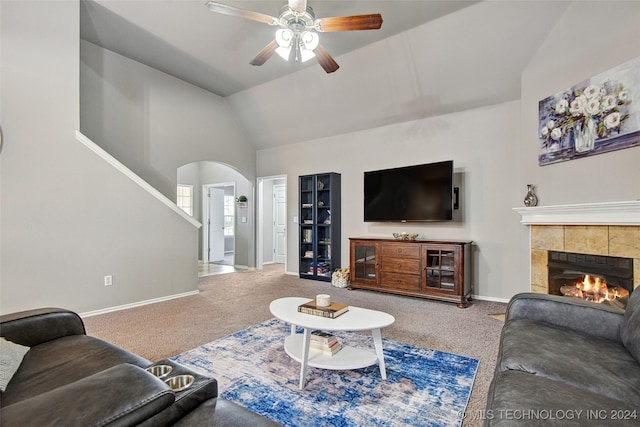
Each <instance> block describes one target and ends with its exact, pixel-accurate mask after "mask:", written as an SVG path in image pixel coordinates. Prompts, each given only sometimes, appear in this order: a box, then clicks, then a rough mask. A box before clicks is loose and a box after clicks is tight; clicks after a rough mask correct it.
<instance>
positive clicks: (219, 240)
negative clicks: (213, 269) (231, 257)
mask: <svg viewBox="0 0 640 427" xmlns="http://www.w3.org/2000/svg"><path fill="white" fill-rule="evenodd" d="M208 196H209V197H208V198H209V233H208V236H209V245H208V246H209V262H218V261H224V190H223V189H221V188H214V187H209V191H208Z"/></svg>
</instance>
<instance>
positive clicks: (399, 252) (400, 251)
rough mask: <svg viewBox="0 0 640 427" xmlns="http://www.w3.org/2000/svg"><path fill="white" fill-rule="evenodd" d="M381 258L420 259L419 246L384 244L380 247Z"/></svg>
mask: <svg viewBox="0 0 640 427" xmlns="http://www.w3.org/2000/svg"><path fill="white" fill-rule="evenodd" d="M381 252H382V256H383V257H398V256H401V257H403V258H404V257H407V258H420V245H409V244H403V243H386V244H383V245H382V251H381Z"/></svg>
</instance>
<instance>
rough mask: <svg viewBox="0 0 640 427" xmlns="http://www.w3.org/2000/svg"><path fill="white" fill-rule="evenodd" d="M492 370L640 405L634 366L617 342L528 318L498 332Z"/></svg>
mask: <svg viewBox="0 0 640 427" xmlns="http://www.w3.org/2000/svg"><path fill="white" fill-rule="evenodd" d="M502 334H503V335H502V347H501V350H500V359H499V360H500V361H499V365H498V370H501V371H504V370H515V371H523V372H526V373H531V374H535V375H537V376H541V377H545V378H548V379H552V380H557V381H560V382H563V383H566V384H567V385H569V386H573V387H576V388H580V389H583V390H588V391H590V392H593V393H596V394H599V395H602V396H603V397H609V398H612V399H616V400H621V401H623V402H627V403H628V404H632V405H635V406H636V407H640V365H639V364H638V362H637V361H636V360H635V359H634V358H633V356H631V354H630V353H629V352H628V351H627V350H626V348H625V347H624V346H623V345H622V343H621V342H618V341H613V340H608V339H604V338H598V337H594V336H590V335H588V334H585V333H582V332H577V331H573V330H570V329H566V328H558V327H555V326H551V325H548V324H545V323H540V322H533V321H530V320H524V319H522V320H511V321H509V322H507V323H506V324H505V326H504V328H503V332H502Z"/></svg>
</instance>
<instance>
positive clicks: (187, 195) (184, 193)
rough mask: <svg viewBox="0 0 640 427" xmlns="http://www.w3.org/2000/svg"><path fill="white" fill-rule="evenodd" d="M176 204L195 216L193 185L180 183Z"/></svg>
mask: <svg viewBox="0 0 640 427" xmlns="http://www.w3.org/2000/svg"><path fill="white" fill-rule="evenodd" d="M176 204H177V205H178V207H179V208H180V209H182V210H183V211H185V212H186V213H188V214H189V215H191V216H193V185H178V193H177V197H176Z"/></svg>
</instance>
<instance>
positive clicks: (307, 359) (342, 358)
mask: <svg viewBox="0 0 640 427" xmlns="http://www.w3.org/2000/svg"><path fill="white" fill-rule="evenodd" d="M309 300H310V299H309V298H300V297H287V298H280V299H277V300H274V301H272V302H271V304H270V305H269V309H270V310H271V313H272V314H273V315H274V316H275V317H277V318H278V319H280V320H283V321H285V322H287V323H290V324H291V335H289V336H288V337H287V338H286V339H285V342H284V349H285V351H286V352H287V354H288V355H289V356H290V357H291V358H292V359H294V360H296V361H298V362H300V363H301V367H300V388H301V389H302V388H304V385H305V382H306V374H307V366H313V367H315V368H322V369H336V370H346V369H358V368H364V367H366V366H371V365H373V364H375V363H378V366H379V367H380V375H381V376H382V378H383V379H386V378H387V371H386V369H385V365H384V354H383V352H382V335H381V333H380V329H381V328H384V327H386V326H389V325H391V324H392V323H393V322H395V320H396V319H395V318H394V317H393V316H392V315H390V314H388V313H384V312H382V311H376V310H369V309H366V308H360V307H354V306H349V311H347V312H346V313H344V314H342V315H340V316H338V317H337V318H335V319H329V318H325V317H320V316H315V315H313V314H306V313H300V312H298V306H299V305H300V304H304V303H306V302H308V301H309ZM296 326H299V327H301V328H302V329H303V330H304V332H303V333H302V334H297V333H296ZM316 329H318V330H321V331H368V330H371V334H372V335H373V346H374V349H375V351H371V350H365V349H362V348H356V347H349V346H347V345H344V343H342V349H341V350H340V351H339V352H337V353H336V354H335V355H333V356H330V355H325V354H324V353H323V352H322V351H319V350H315V349H310V348H309V341H310V337H311V332H312V331H314V330H316Z"/></svg>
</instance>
